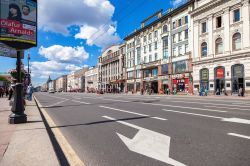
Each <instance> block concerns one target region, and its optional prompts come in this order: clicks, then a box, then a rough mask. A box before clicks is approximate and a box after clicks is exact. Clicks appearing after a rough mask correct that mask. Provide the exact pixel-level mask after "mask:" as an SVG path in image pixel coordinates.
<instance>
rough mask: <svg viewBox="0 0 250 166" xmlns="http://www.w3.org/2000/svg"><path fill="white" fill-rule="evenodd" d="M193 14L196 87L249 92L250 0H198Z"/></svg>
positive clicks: (221, 91) (213, 91)
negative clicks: (241, 89)
mask: <svg viewBox="0 0 250 166" xmlns="http://www.w3.org/2000/svg"><path fill="white" fill-rule="evenodd" d="M191 18H192V27H193V36H192V38H193V39H192V40H193V43H192V44H193V45H192V48H191V49H192V51H193V58H194V59H193V71H194V72H193V77H194V88H195V89H196V90H198V89H203V90H204V89H208V90H209V92H210V93H213V94H223V90H226V91H227V92H229V93H230V92H231V93H232V94H238V93H239V89H240V88H243V91H246V92H248V93H249V92H250V65H249V64H250V3H249V0H228V1H223V0H195V3H194V10H193V11H192V12H191Z"/></svg>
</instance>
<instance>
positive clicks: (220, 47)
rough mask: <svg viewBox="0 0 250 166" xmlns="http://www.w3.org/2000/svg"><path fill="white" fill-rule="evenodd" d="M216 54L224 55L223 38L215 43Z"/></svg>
mask: <svg viewBox="0 0 250 166" xmlns="http://www.w3.org/2000/svg"><path fill="white" fill-rule="evenodd" d="M215 53H216V54H222V53H223V41H222V38H218V39H216V41H215Z"/></svg>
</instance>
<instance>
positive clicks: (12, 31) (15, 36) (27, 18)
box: [0, 0, 37, 49]
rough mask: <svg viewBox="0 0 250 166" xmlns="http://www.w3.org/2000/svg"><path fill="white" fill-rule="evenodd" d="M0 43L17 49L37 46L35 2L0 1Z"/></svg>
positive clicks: (20, 0) (19, 0) (21, 0)
mask: <svg viewBox="0 0 250 166" xmlns="http://www.w3.org/2000/svg"><path fill="white" fill-rule="evenodd" d="M0 8H1V10H0V41H2V42H3V43H5V44H7V45H9V46H11V47H14V48H17V49H28V48H30V47H34V46H36V45H37V0H0Z"/></svg>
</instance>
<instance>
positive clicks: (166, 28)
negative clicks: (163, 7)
mask: <svg viewBox="0 0 250 166" xmlns="http://www.w3.org/2000/svg"><path fill="white" fill-rule="evenodd" d="M167 32H168V26H167V25H164V26H163V33H167Z"/></svg>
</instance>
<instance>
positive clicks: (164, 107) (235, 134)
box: [35, 92, 250, 166]
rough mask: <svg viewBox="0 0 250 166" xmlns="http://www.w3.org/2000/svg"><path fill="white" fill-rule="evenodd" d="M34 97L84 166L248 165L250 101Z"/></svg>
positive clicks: (78, 95)
mask: <svg viewBox="0 0 250 166" xmlns="http://www.w3.org/2000/svg"><path fill="white" fill-rule="evenodd" d="M35 96H36V98H37V99H38V100H39V102H40V103H41V105H42V106H43V107H44V108H45V110H46V111H47V113H48V114H49V115H50V117H51V118H52V119H53V121H54V122H55V124H56V125H57V126H56V127H57V128H59V129H60V131H61V132H62V133H63V135H64V136H65V138H66V139H67V141H68V142H69V144H70V145H71V146H72V148H73V149H74V151H75V152H76V153H77V155H78V156H79V158H80V159H81V160H82V161H83V162H84V163H85V164H86V165H87V166H161V165H162V166H163V165H178V166H181V165H188V166H250V100H235V99H227V100H225V99H223V98H219V99H217V98H216V99H211V98H206V97H200V98H197V97H190V96H185V97H183V96H139V95H133V96H132V95H110V94H108V95H96V94H81V93H55V94H49V93H45V92H44V93H36V94H35Z"/></svg>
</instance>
